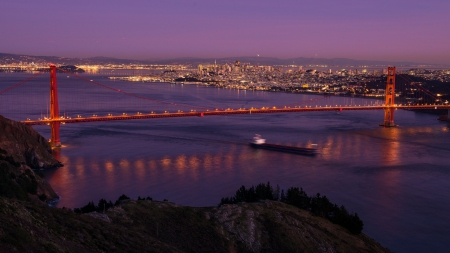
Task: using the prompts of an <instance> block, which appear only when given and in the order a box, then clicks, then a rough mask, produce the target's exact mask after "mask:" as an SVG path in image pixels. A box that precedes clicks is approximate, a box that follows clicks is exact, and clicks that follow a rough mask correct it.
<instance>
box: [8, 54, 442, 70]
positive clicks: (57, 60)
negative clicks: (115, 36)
mask: <svg viewBox="0 0 450 253" xmlns="http://www.w3.org/2000/svg"><path fill="white" fill-rule="evenodd" d="M236 60H238V61H240V62H243V63H250V64H259V65H302V66H307V65H327V66H362V65H368V66H387V65H391V66H394V65H395V66H411V67H417V66H418V65H427V66H430V67H437V66H439V65H431V64H421V63H414V62H391V61H369V60H354V59H347V58H331V59H327V58H307V57H296V58H289V59H280V58H275V57H259V56H236V57H223V58H196V57H182V58H173V59H160V60H155V59H149V60H132V59H118V58H112V57H103V56H96V57H90V58H67V57H58V56H32V55H17V54H6V53H0V64H10V63H18V62H28V63H31V62H35V63H54V64H58V65H83V64H98V65H103V64H193V65H197V64H204V63H213V62H215V61H216V62H217V63H218V64H224V63H234V62H235V61H236Z"/></svg>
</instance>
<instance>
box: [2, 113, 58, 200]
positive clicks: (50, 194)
mask: <svg viewBox="0 0 450 253" xmlns="http://www.w3.org/2000/svg"><path fill="white" fill-rule="evenodd" d="M59 166H62V165H61V163H60V162H59V161H58V160H56V159H55V158H54V157H53V156H52V154H51V148H50V145H49V144H48V142H47V141H46V140H45V139H44V138H43V137H42V136H41V135H40V134H39V133H37V132H36V131H35V130H34V129H33V128H31V127H29V126H25V125H23V124H21V123H20V122H16V121H12V120H9V119H6V118H4V117H2V116H0V196H5V197H8V198H16V199H20V200H35V201H37V202H47V203H48V202H51V201H54V200H57V199H58V195H57V194H56V193H55V191H54V190H53V188H52V187H51V186H50V184H48V182H47V181H45V179H44V178H43V174H42V172H39V171H38V172H36V173H35V172H34V171H33V170H32V169H45V168H53V167H59Z"/></svg>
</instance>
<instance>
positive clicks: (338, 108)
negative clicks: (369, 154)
mask: <svg viewBox="0 0 450 253" xmlns="http://www.w3.org/2000/svg"><path fill="white" fill-rule="evenodd" d="M398 109H403V110H418V109H428V110H430V109H435V110H437V109H450V105H401V104H399V105H393V106H386V105H382V106H370V105H369V106H337V105H336V106H325V107H320V106H314V107H313V106H305V107H294V108H289V107H284V108H276V107H263V108H250V109H244V108H240V109H222V110H219V109H216V110H212V111H208V110H207V111H202V112H197V111H190V112H183V111H178V112H164V113H153V112H152V113H148V114H144V113H137V114H134V115H128V114H122V115H111V114H110V115H107V116H97V115H95V116H92V117H77V118H70V117H64V116H61V117H60V118H54V119H51V118H48V119H41V120H24V121H21V123H23V124H25V125H50V124H52V123H56V122H58V123H61V124H69V123H82V122H96V121H119V120H133V119H156V118H181V117H205V116H220V115H240V114H266V113H293V112H297V113H300V112H342V111H366V110H398Z"/></svg>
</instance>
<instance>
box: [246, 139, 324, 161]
mask: <svg viewBox="0 0 450 253" xmlns="http://www.w3.org/2000/svg"><path fill="white" fill-rule="evenodd" d="M312 145H314V146H315V145H316V144H312ZM250 146H252V147H253V148H260V149H267V150H273V151H280V152H286V153H293V154H299V155H311V156H313V155H316V154H317V148H299V147H293V146H283V145H277V144H269V143H266V139H262V138H261V136H260V135H259V134H257V135H255V137H253V141H252V142H250Z"/></svg>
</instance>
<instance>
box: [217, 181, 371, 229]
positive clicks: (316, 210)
mask: <svg viewBox="0 0 450 253" xmlns="http://www.w3.org/2000/svg"><path fill="white" fill-rule="evenodd" d="M260 200H278V201H281V202H284V203H286V204H289V205H293V206H295V207H298V208H301V209H304V210H308V211H310V212H311V213H312V214H314V215H318V216H321V217H323V218H326V219H328V220H330V221H331V222H333V223H335V224H339V225H341V226H343V227H345V228H346V229H348V231H350V232H351V233H353V234H360V233H361V231H362V229H363V226H364V223H363V221H362V220H361V219H360V218H359V217H358V214H357V213H355V214H353V213H349V212H348V211H347V209H346V208H345V206H340V207H339V206H338V205H336V204H333V203H331V202H330V201H329V200H328V198H327V197H326V196H321V195H320V193H317V194H316V195H315V196H308V195H307V194H306V192H305V191H304V190H303V189H302V188H300V189H299V188H298V187H291V188H289V189H288V190H287V191H286V194H285V193H284V190H282V191H281V194H280V188H279V187H278V186H277V187H276V190H275V191H274V189H273V187H272V186H271V185H270V182H268V183H267V184H263V183H261V184H258V185H257V186H256V187H255V186H252V187H250V188H249V189H246V188H245V186H241V188H239V190H237V191H236V194H235V195H234V197H230V198H222V199H221V201H220V205H223V204H236V203H239V202H257V201H260Z"/></svg>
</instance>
